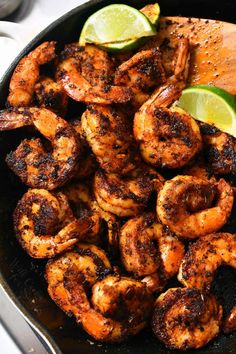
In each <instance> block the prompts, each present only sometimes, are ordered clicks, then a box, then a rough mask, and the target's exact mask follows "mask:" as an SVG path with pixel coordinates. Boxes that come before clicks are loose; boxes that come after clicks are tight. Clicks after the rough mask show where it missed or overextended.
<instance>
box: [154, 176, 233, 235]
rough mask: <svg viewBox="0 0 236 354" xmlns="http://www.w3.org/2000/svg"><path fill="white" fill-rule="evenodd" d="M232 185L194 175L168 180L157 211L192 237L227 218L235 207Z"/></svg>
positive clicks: (176, 230)
mask: <svg viewBox="0 0 236 354" xmlns="http://www.w3.org/2000/svg"><path fill="white" fill-rule="evenodd" d="M233 201H234V195H233V190H232V188H231V186H230V185H229V184H228V183H227V182H226V181H225V180H224V179H220V180H219V181H218V182H215V181H213V180H206V179H200V178H197V177H192V176H176V177H174V178H173V179H171V180H169V181H167V182H166V183H165V184H164V186H163V188H162V189H161V190H160V192H159V194H158V199H157V214H158V217H159V218H160V220H161V222H162V223H163V224H164V225H167V226H168V227H169V228H170V230H171V231H173V232H174V233H175V234H176V235H178V236H179V237H183V238H187V239H192V238H196V237H201V236H204V235H207V234H209V233H211V232H216V231H218V230H220V229H221V227H222V226H224V224H225V223H226V222H227V220H228V218H229V216H230V214H231V210H232V207H233Z"/></svg>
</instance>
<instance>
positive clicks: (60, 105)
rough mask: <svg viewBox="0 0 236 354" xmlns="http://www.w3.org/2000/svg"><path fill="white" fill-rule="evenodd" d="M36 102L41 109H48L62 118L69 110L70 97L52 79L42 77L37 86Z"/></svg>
mask: <svg viewBox="0 0 236 354" xmlns="http://www.w3.org/2000/svg"><path fill="white" fill-rule="evenodd" d="M35 96H36V101H37V103H38V105H39V106H40V107H43V108H48V109H50V110H51V111H53V112H54V113H56V114H57V115H59V116H60V117H64V116H65V114H66V110H67V103H68V96H67V95H66V93H65V92H64V91H63V89H62V87H61V85H59V84H58V83H57V82H55V81H54V80H53V79H51V78H50V77H42V78H40V80H39V81H38V82H37V84H36V85H35Z"/></svg>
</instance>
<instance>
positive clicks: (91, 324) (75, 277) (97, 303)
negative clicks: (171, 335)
mask: <svg viewBox="0 0 236 354" xmlns="http://www.w3.org/2000/svg"><path fill="white" fill-rule="evenodd" d="M111 272H112V269H111V265H110V263H109V260H108V259H107V257H106V254H105V252H104V251H103V250H102V249H99V248H98V247H96V246H92V245H90V246H85V245H83V244H79V245H78V246H76V248H75V249H74V251H72V252H67V253H65V254H64V255H63V256H61V257H60V258H58V259H56V260H53V261H50V262H49V263H48V265H47V268H46V279H47V282H48V292H49V295H50V296H51V298H52V299H53V300H54V301H55V302H56V304H57V305H58V306H59V307H60V308H61V309H62V310H64V311H65V312H67V313H68V312H70V313H72V314H73V315H74V316H75V317H76V320H77V322H78V323H79V324H82V327H83V328H84V329H85V331H87V332H88V333H89V334H90V335H91V336H93V337H94V338H95V339H97V340H100V341H106V342H120V341H122V340H124V339H126V338H127V337H128V336H130V335H134V334H136V333H138V332H139V331H140V330H141V329H142V328H143V327H144V326H145V325H146V323H147V320H148V318H149V315H150V311H151V309H152V296H151V294H150V293H149V292H148V291H147V289H146V286H145V284H142V283H141V282H139V281H135V280H133V279H130V278H126V277H120V276H114V275H108V274H109V273H111ZM90 289H91V292H92V296H91V299H90V298H89V296H88V291H87V290H90ZM121 309H123V310H121Z"/></svg>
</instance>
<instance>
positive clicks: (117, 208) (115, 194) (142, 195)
mask: <svg viewBox="0 0 236 354" xmlns="http://www.w3.org/2000/svg"><path fill="white" fill-rule="evenodd" d="M163 181H164V179H163V177H162V176H161V175H160V174H159V173H157V172H156V171H155V170H153V169H151V168H149V167H148V166H140V167H139V168H136V169H135V170H133V171H131V173H130V174H129V175H128V176H125V177H120V176H118V175H115V174H106V173H105V172H103V171H102V170H98V171H97V172H96V174H95V179H94V194H95V197H96V200H97V202H98V204H99V206H100V207H101V208H102V209H104V210H106V211H109V212H111V213H113V214H115V215H117V216H121V217H123V216H124V217H125V216H135V215H137V214H139V213H140V212H142V211H143V210H144V209H145V207H146V206H147V203H148V201H149V199H150V197H151V195H152V194H153V192H155V191H156V192H158V191H159V189H160V188H161V186H162V184H163Z"/></svg>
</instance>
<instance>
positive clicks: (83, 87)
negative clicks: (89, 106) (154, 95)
mask: <svg viewBox="0 0 236 354" xmlns="http://www.w3.org/2000/svg"><path fill="white" fill-rule="evenodd" d="M113 74H114V65H113V62H112V60H111V59H110V57H109V54H108V53H107V52H105V51H103V50H102V49H99V48H98V47H96V46H94V45H91V44H88V45H86V46H85V47H79V46H78V45H76V44H72V45H68V46H67V47H66V48H65V50H64V52H63V53H62V54H61V61H60V62H59V65H58V68H57V75H56V76H57V80H58V82H59V83H60V84H61V85H62V86H63V88H64V90H65V91H66V93H67V94H68V96H70V97H71V98H73V99H74V100H76V101H82V102H86V103H100V104H111V103H113V102H115V103H122V102H127V101H129V100H130V99H131V96H132V92H131V90H130V89H129V88H128V87H123V86H114V84H113V82H112V76H113Z"/></svg>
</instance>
